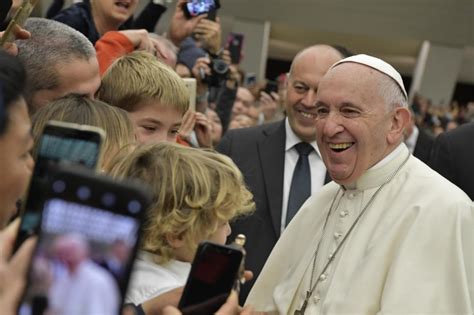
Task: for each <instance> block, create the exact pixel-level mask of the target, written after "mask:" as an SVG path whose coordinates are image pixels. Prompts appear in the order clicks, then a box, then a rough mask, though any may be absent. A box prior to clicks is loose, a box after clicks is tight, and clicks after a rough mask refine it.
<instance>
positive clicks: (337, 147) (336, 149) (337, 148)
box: [328, 142, 354, 152]
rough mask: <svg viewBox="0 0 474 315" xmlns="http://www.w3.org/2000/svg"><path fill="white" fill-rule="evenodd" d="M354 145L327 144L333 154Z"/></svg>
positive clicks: (351, 143) (352, 143)
mask: <svg viewBox="0 0 474 315" xmlns="http://www.w3.org/2000/svg"><path fill="white" fill-rule="evenodd" d="M353 145H354V142H345V143H329V144H328V146H329V148H330V149H331V150H332V151H334V152H342V151H345V150H347V149H349V148H350V147H352V146H353Z"/></svg>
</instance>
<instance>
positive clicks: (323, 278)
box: [319, 273, 327, 281]
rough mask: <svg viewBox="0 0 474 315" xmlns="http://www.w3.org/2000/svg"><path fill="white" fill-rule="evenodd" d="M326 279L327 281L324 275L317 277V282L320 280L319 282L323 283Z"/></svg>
mask: <svg viewBox="0 0 474 315" xmlns="http://www.w3.org/2000/svg"><path fill="white" fill-rule="evenodd" d="M326 279H327V276H326V275H325V274H324V273H323V274H322V275H320V276H319V280H321V281H324V280H326Z"/></svg>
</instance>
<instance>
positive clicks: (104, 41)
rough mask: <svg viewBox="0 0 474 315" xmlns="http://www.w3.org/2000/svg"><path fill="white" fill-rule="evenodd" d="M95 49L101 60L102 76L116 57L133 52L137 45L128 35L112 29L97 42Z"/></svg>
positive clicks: (100, 69) (99, 60) (98, 58)
mask: <svg viewBox="0 0 474 315" xmlns="http://www.w3.org/2000/svg"><path fill="white" fill-rule="evenodd" d="M95 50H96V52H97V60H98V62H99V71H100V76H101V77H102V76H103V75H104V73H105V71H107V69H108V68H109V66H110V65H111V64H112V63H113V62H114V61H115V60H116V59H118V58H119V57H121V56H123V55H126V54H128V53H131V52H132V51H134V50H135V47H134V46H133V43H132V42H131V41H130V40H129V39H128V38H127V36H125V35H123V34H122V33H120V32H118V31H110V32H107V33H105V34H104V36H102V37H101V38H100V39H99V40H98V41H97V42H96V43H95Z"/></svg>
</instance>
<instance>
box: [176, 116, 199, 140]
mask: <svg viewBox="0 0 474 315" xmlns="http://www.w3.org/2000/svg"><path fill="white" fill-rule="evenodd" d="M195 123H196V116H195V113H194V112H193V111H192V110H188V111H187V112H186V113H185V114H184V116H183V123H182V124H181V127H180V128H179V135H180V136H182V137H185V138H186V137H188V136H189V135H190V134H191V131H193V129H194V124H195Z"/></svg>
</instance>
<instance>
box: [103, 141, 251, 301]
mask: <svg viewBox="0 0 474 315" xmlns="http://www.w3.org/2000/svg"><path fill="white" fill-rule="evenodd" d="M111 165H112V166H111V169H110V171H109V173H110V174H111V175H112V176H114V177H131V178H134V179H139V180H141V181H142V182H145V183H146V184H148V185H149V186H150V187H151V188H152V189H151V191H152V192H154V194H155V195H154V196H153V200H154V202H153V204H152V206H151V207H150V208H149V209H148V215H147V218H146V220H145V225H144V229H143V231H144V234H143V235H142V244H141V251H140V252H139V254H138V259H137V261H136V262H135V267H134V272H133V273H132V278H131V284H130V286H129V290H128V292H127V295H126V302H132V303H134V304H140V303H143V302H144V301H146V300H149V299H151V298H153V297H156V296H158V295H160V294H162V293H164V292H167V291H169V290H172V289H174V288H177V287H181V286H183V285H184V284H185V282H186V279H187V277H188V274H189V271H190V268H191V261H192V260H193V257H194V254H195V252H196V248H197V246H198V243H200V242H201V241H204V240H210V241H213V242H215V243H218V244H225V241H226V237H227V236H228V234H229V233H230V227H229V223H228V222H229V220H232V219H233V218H235V217H237V216H239V215H245V214H248V213H250V212H251V211H252V210H253V208H254V203H253V201H252V195H251V193H250V192H249V191H248V190H247V188H245V185H244V182H243V179H242V175H241V174H240V172H239V171H238V169H237V168H236V166H235V165H234V164H233V163H232V162H231V160H230V159H229V158H227V157H225V156H223V155H220V154H217V153H215V152H211V151H204V150H199V149H193V148H189V147H184V146H180V145H176V144H171V143H159V144H154V145H144V146H141V147H139V148H137V149H136V150H135V151H134V152H132V153H130V154H124V155H122V156H118V157H117V159H116V160H115V161H113V162H112V164H111Z"/></svg>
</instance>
